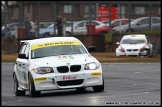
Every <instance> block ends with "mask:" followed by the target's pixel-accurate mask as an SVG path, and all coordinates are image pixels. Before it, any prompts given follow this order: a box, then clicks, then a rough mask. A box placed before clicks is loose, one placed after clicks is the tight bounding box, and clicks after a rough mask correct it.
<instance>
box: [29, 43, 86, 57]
mask: <svg viewBox="0 0 162 107" xmlns="http://www.w3.org/2000/svg"><path fill="white" fill-rule="evenodd" d="M85 53H87V52H86V50H85V48H84V47H83V46H82V45H57V46H47V47H42V48H37V49H33V50H32V51H31V58H32V59H35V58H42V57H49V56H58V55H72V54H85Z"/></svg>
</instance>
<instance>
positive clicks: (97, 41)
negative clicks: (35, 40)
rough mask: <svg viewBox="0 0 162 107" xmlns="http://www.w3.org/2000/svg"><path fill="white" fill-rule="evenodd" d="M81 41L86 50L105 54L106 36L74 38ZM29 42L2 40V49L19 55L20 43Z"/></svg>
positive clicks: (80, 36)
mask: <svg viewBox="0 0 162 107" xmlns="http://www.w3.org/2000/svg"><path fill="white" fill-rule="evenodd" d="M74 37H76V38H78V39H79V40H81V42H82V43H83V44H84V45H85V47H86V48H89V47H91V46H95V47H96V51H97V52H105V42H104V41H105V38H104V36H95V35H77V36H74ZM21 40H29V39H25V38H23V39H1V41H2V42H1V48H2V50H3V51H5V52H6V53H7V54H9V53H17V52H19V50H20V41H21Z"/></svg>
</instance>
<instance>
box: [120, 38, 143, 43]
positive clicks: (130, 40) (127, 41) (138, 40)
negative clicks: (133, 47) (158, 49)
mask: <svg viewBox="0 0 162 107" xmlns="http://www.w3.org/2000/svg"><path fill="white" fill-rule="evenodd" d="M140 43H146V40H145V39H123V40H122V41H121V44H140Z"/></svg>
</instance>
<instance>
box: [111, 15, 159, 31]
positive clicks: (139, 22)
mask: <svg viewBox="0 0 162 107" xmlns="http://www.w3.org/2000/svg"><path fill="white" fill-rule="evenodd" d="M151 18H152V19H151V20H152V29H153V30H160V29H161V18H160V17H151ZM147 30H150V17H142V18H137V19H135V20H133V21H131V23H130V31H129V24H127V25H122V26H119V27H115V28H113V29H112V33H127V32H138V31H147Z"/></svg>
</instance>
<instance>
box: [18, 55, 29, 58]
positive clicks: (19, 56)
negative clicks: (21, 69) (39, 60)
mask: <svg viewBox="0 0 162 107" xmlns="http://www.w3.org/2000/svg"><path fill="white" fill-rule="evenodd" d="M18 58H21V59H28V57H26V54H18Z"/></svg>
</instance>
